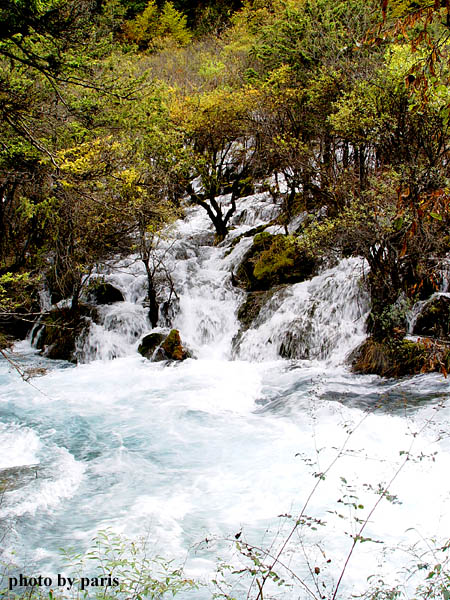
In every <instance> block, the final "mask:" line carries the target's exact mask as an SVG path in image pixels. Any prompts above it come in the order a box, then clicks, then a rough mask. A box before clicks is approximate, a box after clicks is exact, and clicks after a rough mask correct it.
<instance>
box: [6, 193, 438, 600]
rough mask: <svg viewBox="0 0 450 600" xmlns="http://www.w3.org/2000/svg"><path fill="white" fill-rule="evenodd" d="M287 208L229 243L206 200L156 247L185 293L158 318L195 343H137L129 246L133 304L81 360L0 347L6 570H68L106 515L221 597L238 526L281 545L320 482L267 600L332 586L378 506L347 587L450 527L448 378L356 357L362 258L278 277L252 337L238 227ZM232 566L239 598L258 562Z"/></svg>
mask: <svg viewBox="0 0 450 600" xmlns="http://www.w3.org/2000/svg"><path fill="white" fill-rule="evenodd" d="M275 214H276V208H275V207H274V206H273V205H272V203H271V201H270V198H269V197H268V196H266V195H264V194H258V195H255V196H252V197H249V198H247V199H244V200H243V201H242V202H241V204H240V211H239V213H238V214H237V215H236V216H235V218H234V226H235V229H234V230H233V231H232V232H231V234H230V238H229V240H227V241H226V242H225V243H223V244H222V245H221V246H218V247H217V246H213V245H212V240H213V234H212V229H211V226H210V223H209V222H208V219H207V216H206V214H205V213H204V212H203V211H202V210H201V209H197V208H194V209H193V208H191V209H189V210H188V211H187V215H186V218H185V219H184V220H183V221H180V222H178V223H177V224H176V226H175V227H174V229H173V231H172V233H171V235H170V236H169V237H168V239H167V240H166V241H165V242H164V243H163V247H162V249H161V251H162V252H163V251H164V252H166V254H167V259H166V266H167V269H168V270H169V271H170V272H171V276H172V280H173V284H174V289H175V291H176V294H177V296H178V300H177V302H176V305H175V308H174V309H173V314H172V315H170V314H169V316H167V318H166V321H165V322H163V325H164V328H162V329H157V331H161V330H164V331H167V330H168V327H175V328H177V329H179V331H180V335H181V338H182V340H183V342H184V343H185V344H186V345H187V346H188V347H189V349H190V350H191V351H192V352H193V354H194V356H195V358H192V359H188V360H186V361H184V362H182V363H176V364H175V363H173V364H165V363H152V362H149V361H148V360H146V359H144V358H142V357H141V356H140V355H139V354H138V352H137V346H138V344H139V341H140V339H142V337H143V336H144V335H145V334H146V333H148V332H149V331H150V330H151V326H150V323H149V320H148V316H147V312H148V309H147V308H145V306H144V304H145V296H146V287H145V286H146V277H145V271H144V269H143V267H141V265H140V264H139V263H138V262H136V261H133V259H132V258H130V259H129V260H126V261H119V262H118V263H117V265H115V268H114V269H111V270H107V271H106V272H105V273H103V275H104V276H105V278H106V279H107V280H108V281H109V282H111V283H113V284H114V285H115V286H116V287H117V288H118V289H120V290H121V292H122V293H123V296H124V298H125V301H124V302H117V303H115V304H112V305H109V306H101V307H99V320H98V323H97V324H95V323H93V324H92V326H91V329H90V332H89V335H88V336H87V337H85V338H83V339H82V340H80V341H79V344H78V350H77V352H78V357H79V359H80V362H79V364H78V365H76V366H74V365H72V364H67V363H65V362H64V361H50V360H48V359H46V358H44V357H42V356H40V355H39V354H38V353H37V352H36V351H35V350H34V349H33V348H32V347H31V346H30V344H29V343H28V342H22V343H19V344H16V346H15V348H14V356H13V358H14V360H15V361H16V363H18V364H20V365H21V367H22V368H25V369H26V368H30V367H43V368H46V369H47V373H46V374H45V375H44V376H42V377H39V378H33V379H32V380H31V383H32V384H33V386H31V385H30V383H27V382H25V381H23V380H22V379H21V378H20V377H19V375H18V374H17V372H16V371H15V370H14V369H13V368H12V367H11V365H10V364H9V363H8V362H6V361H5V360H2V361H1V362H0V383H1V385H2V394H1V398H0V417H1V418H0V469H15V468H17V474H16V478H15V479H14V482H15V483H14V485H11V486H10V487H9V488H7V491H6V492H5V493H4V494H3V497H2V501H1V503H0V527H1V533H0V540H2V546H3V556H2V560H3V562H5V563H8V564H10V565H12V566H11V572H13V573H25V572H26V573H34V574H36V573H37V574H42V575H48V576H50V575H52V574H56V573H63V572H64V566H63V562H62V559H61V555H60V553H59V548H69V547H75V548H76V549H77V550H78V551H79V552H81V553H83V552H85V551H86V549H87V548H88V546H89V543H90V540H91V539H92V538H93V537H94V536H95V535H96V533H97V532H98V531H99V530H103V529H105V528H108V527H109V528H111V529H112V530H113V531H116V532H118V533H123V534H126V535H127V536H128V537H131V538H136V537H139V536H141V535H144V536H146V538H147V540H148V543H149V548H148V551H149V553H154V554H155V555H162V556H165V557H167V558H174V559H175V561H176V562H177V563H181V564H184V566H185V571H186V573H187V575H188V576H189V577H193V578H196V579H198V580H199V581H201V582H203V583H205V586H202V587H200V588H199V589H198V590H196V591H194V592H182V593H181V594H180V595H179V596H177V597H180V598H181V600H183V599H187V598H190V599H195V600H207V599H208V600H209V599H210V598H212V595H213V592H214V590H213V588H212V584H211V580H212V579H213V578H214V573H215V571H216V568H217V565H218V558H217V557H222V558H223V559H224V560H225V561H226V562H228V564H232V565H233V568H234V569H235V570H240V569H242V567H243V564H244V563H245V560H244V558H245V557H243V556H241V555H239V553H238V552H237V550H236V548H235V547H234V546H233V544H231V545H230V544H229V543H228V542H227V541H226V539H231V540H234V536H235V534H238V532H241V531H242V534H241V536H240V540H241V541H243V540H244V541H247V542H248V543H249V544H251V545H252V547H254V546H260V547H264V548H268V549H269V548H270V549H271V553H272V554H276V552H277V551H278V549H279V548H281V546H282V544H283V543H284V541H285V540H286V539H287V537H288V535H289V532H290V531H291V527H292V525H293V523H294V522H295V520H296V518H297V516H298V515H299V514H300V513H301V510H302V507H303V506H304V505H305V502H306V501H307V499H308V497H309V496H310V493H311V491H312V490H313V488H314V486H316V484H318V485H317V488H316V490H315V491H314V493H313V494H312V496H311V498H310V500H309V502H308V505H307V508H306V510H305V511H304V515H307V518H305V523H304V524H303V525H302V526H300V527H299V528H298V530H297V532H296V533H295V535H293V536H292V537H291V538H290V541H289V543H288V544H287V546H286V548H285V549H284V551H283V554H282V557H281V561H282V563H283V564H284V565H286V566H287V567H288V568H289V570H290V571H291V572H293V573H295V575H296V577H294V578H293V579H292V580H290V579H289V578H288V575H289V572H288V571H286V570H284V569H283V568H282V567H281V566H280V565H279V566H278V571H280V572H281V574H283V576H284V577H285V578H286V580H287V582H288V583H289V584H292V585H290V586H288V587H286V586H278V585H274V584H272V587H270V586H268V587H267V593H266V594H265V595H264V598H266V597H267V598H269V597H274V598H282V599H285V600H294V599H297V598H299V599H301V600H304V599H306V598H309V597H311V596H310V595H309V593H308V592H307V591H306V590H305V588H304V586H303V585H302V584H300V583H299V579H301V580H302V581H304V582H306V583H307V585H308V586H309V587H310V588H311V590H312V591H313V592H314V593H315V594H316V595H317V594H319V592H318V591H317V589H316V588H315V587H314V585H315V584H314V579H318V586H319V590H321V593H323V594H324V595H325V597H326V598H331V597H332V589H333V585H335V584H336V582H337V580H338V578H339V576H340V575H341V573H342V568H343V565H344V562H345V560H346V558H347V556H348V553H349V551H350V548H351V546H352V543H353V540H354V539H355V537H354V536H358V535H360V527H361V523H363V522H364V521H365V520H367V525H366V526H365V528H364V530H363V533H361V538H362V539H363V540H364V539H366V538H370V539H371V540H372V541H366V542H364V543H358V544H357V547H356V549H355V551H354V553H353V556H352V558H351V560H350V561H349V564H348V568H347V569H346V571H345V573H344V576H343V578H342V584H341V587H340V588H339V593H338V595H337V596H336V597H337V598H340V599H342V600H343V599H347V598H350V596H351V594H352V593H354V594H357V593H362V592H363V591H364V590H365V589H367V586H368V584H367V577H368V576H370V575H377V576H379V578H381V579H383V580H384V581H386V582H387V583H389V584H391V585H394V584H395V583H396V582H405V581H406V579H407V577H406V575H405V573H403V574H402V573H401V571H402V569H404V568H406V567H407V566H409V565H410V563H411V560H412V557H411V553H408V551H407V549H408V548H410V547H412V545H413V544H421V543H422V542H420V540H424V539H431V538H434V539H436V540H440V539H442V538H445V536H446V535H447V536H448V532H449V531H450V515H449V511H448V502H449V499H450V483H449V479H448V477H447V474H448V473H449V471H450V441H449V419H450V407H449V403H448V383H447V381H446V380H445V379H444V378H443V377H442V376H441V375H439V374H433V375H420V376H416V377H412V378H404V379H402V380H399V381H396V380H383V379H381V378H378V377H376V376H358V375H355V374H353V373H351V372H350V371H349V369H348V367H347V366H346V357H347V355H348V354H349V352H351V350H352V349H354V348H355V347H356V346H357V345H358V344H359V343H360V342H361V341H362V340H363V339H364V322H365V317H366V313H367V306H368V298H367V292H366V291H365V287H364V271H365V266H364V263H363V261H361V260H360V259H356V258H351V259H346V260H344V261H342V262H341V263H339V264H338V265H337V266H334V267H333V268H330V269H328V270H325V271H323V272H322V273H321V274H320V275H318V276H316V277H314V278H313V279H312V280H310V281H307V282H303V283H297V284H295V285H291V286H285V287H283V288H281V289H280V290H279V291H277V292H276V293H274V294H273V295H272V297H271V298H270V300H269V301H268V303H267V304H266V305H265V306H264V307H263V309H262V310H261V312H260V314H259V315H258V317H257V319H256V321H255V322H254V323H253V326H252V327H251V328H250V329H248V330H247V331H245V332H241V334H239V322H238V319H237V316H236V315H237V310H238V307H239V305H240V304H241V303H242V302H243V301H244V299H245V294H244V293H243V292H242V291H240V290H239V289H237V288H235V287H233V285H232V281H231V272H232V271H233V269H235V268H236V266H237V265H238V264H239V262H240V260H241V259H242V257H243V255H244V254H245V252H246V250H247V249H248V248H249V247H250V245H251V243H252V237H251V236H248V237H245V236H244V237H241V238H240V239H239V240H238V239H237V238H238V236H240V234H242V233H244V232H246V231H249V230H250V229H251V228H253V227H255V226H258V225H261V224H263V223H267V222H269V221H270V219H271V218H273V216H274V215H275ZM233 240H234V241H235V243H234V245H233V244H232V242H233ZM166 326H167V327H166ZM282 356H290V357H291V358H290V359H289V360H287V359H284V358H282ZM406 452H409V453H410V454H409V458H410V459H409V460H408V461H405V458H406V456H407V455H406V454H405V453H406ZM337 456H338V459H337V460H336V461H335V458H336V457H337ZM334 461H335V462H334ZM331 465H332V466H331ZM330 466H331V467H330ZM329 467H330V468H329ZM19 468H20V469H21V470H19ZM2 473H3V474H5V473H8V472H7V471H0V482H1V480H2ZM396 474H397V475H396ZM395 475H396V476H395ZM393 479H394V481H393V482H392V485H391V486H390V487H389V494H390V497H389V500H390V501H388V500H386V499H384V500H382V501H381V502H380V503H379V505H378V506H377V507H376V510H374V511H373V513H372V512H371V510H372V508H374V507H375V505H376V503H377V501H378V500H379V499H380V494H379V489H380V487H379V486H381V489H383V487H384V486H386V485H387V484H389V482H390V481H391V480H393ZM280 515H285V516H284V517H280ZM286 515H292V517H293V520H292V519H290V518H289V517H288V516H286ZM352 536H353V537H352ZM205 540H208V542H206V541H205ZM436 544H439V541H436ZM416 551H417V552H418V553H419V552H420V548H419V546H416ZM317 569H318V570H319V571H318V573H316V572H315V570H317ZM316 575H317V577H316ZM228 579H229V581H230V582H231V584H232V585H233V586H234V587H233V590H234V591H233V592H230V594H231V593H232V594H234V596H233V597H235V598H239V599H241V598H242V599H245V598H247V597H249V598H254V597H256V595H257V589H255V587H254V585H253V587H251V578H249V579H245V578H240V577H239V576H238V575H232V574H230V575H229V576H228ZM405 585H410V586H412V585H414V581H413V580H409V583H408V582H407V583H406V584H405ZM249 590H250V591H249ZM216 591H217V590H216Z"/></svg>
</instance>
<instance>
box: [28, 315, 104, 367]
mask: <svg viewBox="0 0 450 600" xmlns="http://www.w3.org/2000/svg"><path fill="white" fill-rule="evenodd" d="M96 317H97V311H96V309H95V307H93V306H89V305H87V304H80V305H79V306H78V308H77V309H76V310H72V309H71V308H60V309H54V310H52V311H50V312H49V313H48V314H47V315H45V316H44V317H43V319H42V321H41V324H42V328H41V329H40V330H39V331H38V332H37V334H36V336H37V341H36V347H37V348H39V349H40V350H42V353H43V354H44V355H45V356H47V357H48V358H53V359H60V360H68V361H71V362H76V358H75V347H76V341H77V339H78V337H80V336H81V335H83V334H85V333H86V332H87V331H88V329H89V326H90V319H94V320H95V319H96Z"/></svg>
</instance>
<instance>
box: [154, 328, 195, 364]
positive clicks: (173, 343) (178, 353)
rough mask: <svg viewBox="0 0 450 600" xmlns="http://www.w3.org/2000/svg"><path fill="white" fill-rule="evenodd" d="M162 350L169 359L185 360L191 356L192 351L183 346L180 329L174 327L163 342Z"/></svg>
mask: <svg viewBox="0 0 450 600" xmlns="http://www.w3.org/2000/svg"><path fill="white" fill-rule="evenodd" d="M161 350H163V351H164V353H165V355H166V356H167V358H168V359H169V360H185V359H186V358H189V357H190V353H189V352H188V351H187V350H186V349H185V348H184V347H183V345H182V343H181V338H180V332H179V331H178V329H172V330H171V332H170V333H169V335H168V336H167V337H166V339H165V340H164V342H163V343H162V344H161Z"/></svg>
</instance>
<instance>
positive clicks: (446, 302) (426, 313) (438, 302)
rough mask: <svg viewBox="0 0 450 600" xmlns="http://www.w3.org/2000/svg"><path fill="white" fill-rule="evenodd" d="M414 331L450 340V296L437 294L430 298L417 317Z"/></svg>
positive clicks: (416, 333)
mask: <svg viewBox="0 0 450 600" xmlns="http://www.w3.org/2000/svg"><path fill="white" fill-rule="evenodd" d="M413 333H414V334H415V335H420V336H426V337H432V338H437V339H440V340H450V298H448V297H447V296H436V297H435V298H433V299H432V300H430V302H428V303H427V304H426V305H425V306H424V308H423V310H422V312H421V313H420V315H419V316H418V317H417V319H416V323H415V325H414V330H413Z"/></svg>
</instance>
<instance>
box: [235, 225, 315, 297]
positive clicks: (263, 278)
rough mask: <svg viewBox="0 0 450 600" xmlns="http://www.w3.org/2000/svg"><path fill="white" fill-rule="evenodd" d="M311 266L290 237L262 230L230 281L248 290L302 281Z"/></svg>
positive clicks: (313, 267) (312, 262) (306, 276)
mask: <svg viewBox="0 0 450 600" xmlns="http://www.w3.org/2000/svg"><path fill="white" fill-rule="evenodd" d="M315 267H316V265H315V262H314V261H313V260H312V259H311V258H309V257H307V256H306V255H304V254H303V253H301V252H299V251H298V250H297V248H296V247H295V244H293V243H292V240H291V239H290V238H287V237H286V236H284V235H281V234H278V235H272V234H270V233H267V232H262V233H259V234H257V235H255V238H254V240H253V244H252V246H251V247H250V248H249V250H248V251H247V252H246V254H245V255H244V258H243V260H242V262H241V263H240V265H239V266H238V268H237V269H236V271H235V273H233V283H234V284H235V285H238V286H240V287H243V288H244V289H246V290H248V291H259V290H268V289H270V288H271V287H273V286H275V285H280V284H283V283H297V282H299V281H305V279H309V278H310V277H311V276H312V275H313V273H314V270H315Z"/></svg>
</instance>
